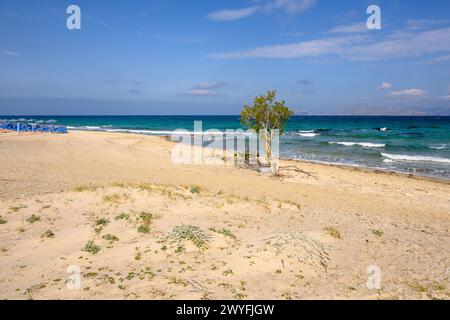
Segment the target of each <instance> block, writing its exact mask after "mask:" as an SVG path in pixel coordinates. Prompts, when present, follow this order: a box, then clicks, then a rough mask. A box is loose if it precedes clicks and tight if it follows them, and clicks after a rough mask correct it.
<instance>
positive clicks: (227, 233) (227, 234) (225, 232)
mask: <svg viewBox="0 0 450 320" xmlns="http://www.w3.org/2000/svg"><path fill="white" fill-rule="evenodd" d="M209 230H210V231H212V232H215V233H219V234H221V235H224V236H225V237H230V238H232V239H236V236H235V235H234V234H233V233H232V232H231V230H229V229H226V228H222V229H216V228H214V227H212V228H209Z"/></svg>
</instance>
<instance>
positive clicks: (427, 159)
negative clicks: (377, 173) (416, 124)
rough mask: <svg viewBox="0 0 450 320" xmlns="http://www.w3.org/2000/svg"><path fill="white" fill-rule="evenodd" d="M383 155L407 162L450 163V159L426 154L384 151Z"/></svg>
mask: <svg viewBox="0 0 450 320" xmlns="http://www.w3.org/2000/svg"><path fill="white" fill-rule="evenodd" d="M381 155H382V156H383V157H385V158H388V159H390V160H395V161H406V162H415V161H417V162H439V163H450V159H447V158H438V157H426V156H410V155H403V154H389V153H382V154H381Z"/></svg>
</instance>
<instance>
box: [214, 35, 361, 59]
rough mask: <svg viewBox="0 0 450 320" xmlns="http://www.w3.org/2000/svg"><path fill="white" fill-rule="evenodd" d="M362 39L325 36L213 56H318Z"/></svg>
mask: <svg viewBox="0 0 450 320" xmlns="http://www.w3.org/2000/svg"><path fill="white" fill-rule="evenodd" d="M362 40H364V39H363V38H361V37H360V36H343V37H335V38H325V39H317V40H312V41H305V42H299V43H291V44H284V45H275V46H266V47H258V48H255V49H251V50H247V51H238V52H231V53H221V54H215V55H213V57H215V58H219V59H236V58H302V57H318V56H324V55H330V54H340V53H341V51H342V49H343V48H345V47H346V46H351V45H354V44H356V43H359V42H361V41H362Z"/></svg>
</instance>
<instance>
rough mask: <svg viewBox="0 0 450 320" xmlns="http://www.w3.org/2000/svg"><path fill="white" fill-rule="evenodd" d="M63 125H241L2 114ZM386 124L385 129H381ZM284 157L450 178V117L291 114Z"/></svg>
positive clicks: (234, 122)
mask: <svg viewBox="0 0 450 320" xmlns="http://www.w3.org/2000/svg"><path fill="white" fill-rule="evenodd" d="M0 118H3V119H8V120H11V119H16V120H17V119H20V118H24V119H27V120H33V121H36V120H38V121H39V120H40V121H48V122H53V121H52V120H54V121H56V123H57V124H64V125H67V126H69V130H94V131H111V132H131V133H136V134H147V135H168V134H170V133H171V131H173V130H176V129H186V130H189V131H192V130H193V126H194V121H202V123H203V130H207V129H217V130H222V131H225V130H226V129H238V128H241V126H240V123H239V117H238V116H64V117H62V116H61V117H55V116H53V117H38V116H35V117H19V116H16V117H1V116H0ZM381 128H385V130H386V131H381V130H380V129H381ZM280 155H281V157H284V158H290V159H303V160H311V161H318V162H327V163H339V164H347V165H354V166H365V167H370V168H376V169H382V170H388V171H401V172H405V173H414V174H418V175H425V176H433V177H438V178H442V179H450V117H442V116H440V117H364V116H348V117H347V116H298V117H293V118H292V119H291V120H290V121H289V123H288V125H287V128H286V133H285V134H284V135H283V136H282V137H281V145H280Z"/></svg>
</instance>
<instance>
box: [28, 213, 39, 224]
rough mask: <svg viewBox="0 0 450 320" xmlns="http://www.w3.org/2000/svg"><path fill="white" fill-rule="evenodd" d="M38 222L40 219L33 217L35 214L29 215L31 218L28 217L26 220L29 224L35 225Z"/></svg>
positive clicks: (36, 216)
mask: <svg viewBox="0 0 450 320" xmlns="http://www.w3.org/2000/svg"><path fill="white" fill-rule="evenodd" d="M38 221H41V217H40V216H38V215H35V214H33V215H31V217H29V218H28V219H27V222H28V223H31V224H33V223H35V222H38Z"/></svg>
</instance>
